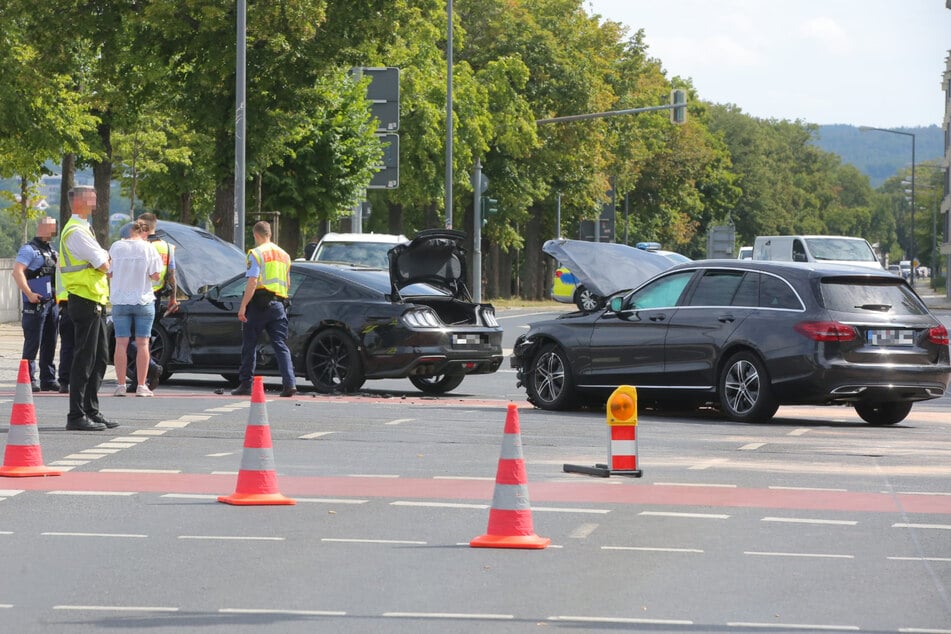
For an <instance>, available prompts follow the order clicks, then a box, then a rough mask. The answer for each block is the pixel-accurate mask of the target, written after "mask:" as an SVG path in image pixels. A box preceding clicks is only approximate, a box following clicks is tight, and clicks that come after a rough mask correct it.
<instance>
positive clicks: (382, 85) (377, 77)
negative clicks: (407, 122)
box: [351, 66, 400, 132]
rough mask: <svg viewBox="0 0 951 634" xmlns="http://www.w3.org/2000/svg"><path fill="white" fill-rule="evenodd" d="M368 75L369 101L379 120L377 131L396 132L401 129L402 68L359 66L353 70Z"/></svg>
mask: <svg viewBox="0 0 951 634" xmlns="http://www.w3.org/2000/svg"><path fill="white" fill-rule="evenodd" d="M351 72H352V73H353V74H354V75H357V76H367V77H369V78H370V84H369V85H368V86H367V101H369V102H370V113H371V114H372V115H373V116H374V117H375V118H376V119H377V120H378V121H379V124H378V126H377V132H396V131H397V130H399V129H400V69H399V68H396V67H392V66H389V67H385V68H368V67H359V68H354V69H353V70H352V71H351Z"/></svg>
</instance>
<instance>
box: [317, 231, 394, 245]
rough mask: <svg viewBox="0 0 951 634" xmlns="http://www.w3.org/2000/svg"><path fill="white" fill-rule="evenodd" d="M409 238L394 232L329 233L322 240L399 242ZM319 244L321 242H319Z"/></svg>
mask: <svg viewBox="0 0 951 634" xmlns="http://www.w3.org/2000/svg"><path fill="white" fill-rule="evenodd" d="M408 240H409V238H407V237H406V236H404V235H402V234H400V235H396V234H393V233H333V232H330V233H327V234H325V235H324V237H323V238H321V239H320V242H382V243H385V244H399V243H400V242H407V241H408ZM318 244H319V243H318Z"/></svg>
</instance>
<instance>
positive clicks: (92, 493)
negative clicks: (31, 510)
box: [46, 491, 138, 497]
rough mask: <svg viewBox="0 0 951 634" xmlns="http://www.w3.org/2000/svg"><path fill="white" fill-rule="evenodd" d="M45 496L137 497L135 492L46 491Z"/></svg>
mask: <svg viewBox="0 0 951 634" xmlns="http://www.w3.org/2000/svg"><path fill="white" fill-rule="evenodd" d="M46 495H117V496H125V497H128V496H132V495H138V492H137V491H47V492H46Z"/></svg>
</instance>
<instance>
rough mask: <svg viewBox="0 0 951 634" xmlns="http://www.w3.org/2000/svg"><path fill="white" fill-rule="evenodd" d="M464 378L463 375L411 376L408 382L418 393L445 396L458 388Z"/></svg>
mask: <svg viewBox="0 0 951 634" xmlns="http://www.w3.org/2000/svg"><path fill="white" fill-rule="evenodd" d="M464 378H466V375H465V374H437V375H436V376H411V377H409V380H410V383H412V384H413V385H415V386H416V389H418V390H419V391H420V392H426V393H427V394H445V393H446V392H451V391H453V390H454V389H456V388H457V387H459V385H460V384H461V383H462V380H463V379H464Z"/></svg>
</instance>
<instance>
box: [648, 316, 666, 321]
mask: <svg viewBox="0 0 951 634" xmlns="http://www.w3.org/2000/svg"><path fill="white" fill-rule="evenodd" d="M666 319H667V315H651V317H650V320H651V321H665V320H666Z"/></svg>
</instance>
